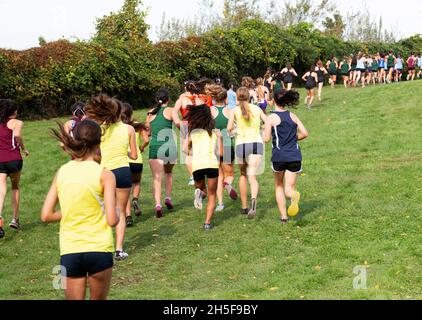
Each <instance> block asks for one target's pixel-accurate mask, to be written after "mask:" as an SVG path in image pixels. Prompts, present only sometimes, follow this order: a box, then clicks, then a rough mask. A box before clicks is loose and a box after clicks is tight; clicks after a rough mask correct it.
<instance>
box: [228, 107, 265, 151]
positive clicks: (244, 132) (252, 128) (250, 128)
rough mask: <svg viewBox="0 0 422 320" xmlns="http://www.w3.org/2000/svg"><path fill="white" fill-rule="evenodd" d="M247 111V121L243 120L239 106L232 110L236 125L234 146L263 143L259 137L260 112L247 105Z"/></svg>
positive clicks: (258, 109)
mask: <svg viewBox="0 0 422 320" xmlns="http://www.w3.org/2000/svg"><path fill="white" fill-rule="evenodd" d="M249 110H250V111H249V114H250V119H249V121H246V120H245V118H243V116H242V109H241V108H240V106H237V107H236V109H235V110H234V117H235V121H236V124H237V134H236V146H238V145H241V144H248V143H263V140H262V135H261V114H262V110H261V109H260V108H259V107H258V106H255V105H253V104H249Z"/></svg>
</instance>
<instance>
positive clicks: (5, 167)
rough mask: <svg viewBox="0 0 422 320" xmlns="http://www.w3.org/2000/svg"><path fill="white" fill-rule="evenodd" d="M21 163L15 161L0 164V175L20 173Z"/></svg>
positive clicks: (20, 161)
mask: <svg viewBox="0 0 422 320" xmlns="http://www.w3.org/2000/svg"><path fill="white" fill-rule="evenodd" d="M22 167H23V161H22V160H16V161H10V162H0V173H4V174H7V175H9V174H12V173H17V172H20V171H22Z"/></svg>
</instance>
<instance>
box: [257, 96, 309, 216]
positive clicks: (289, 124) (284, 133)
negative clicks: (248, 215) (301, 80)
mask: <svg viewBox="0 0 422 320" xmlns="http://www.w3.org/2000/svg"><path fill="white" fill-rule="evenodd" d="M299 99H300V97H299V93H298V92H296V91H286V90H279V91H276V92H274V102H275V105H276V106H275V111H274V112H273V113H272V114H271V115H270V116H269V117H268V118H267V121H266V123H265V134H264V139H265V142H270V141H271V140H272V142H273V153H272V169H273V171H274V182H275V194H276V199H277V205H278V208H279V210H280V214H281V222H282V223H283V224H284V223H287V222H288V217H287V215H289V216H291V217H295V216H297V214H298V213H299V201H300V193H299V192H298V191H297V190H296V182H297V177H298V174H299V173H300V172H301V171H302V153H301V151H300V148H299V144H298V141H300V140H304V139H306V138H307V137H308V131H307V130H306V128H305V126H304V125H303V124H302V122H301V121H300V119H299V118H298V117H297V116H296V115H295V114H293V113H290V112H289V111H287V110H286V109H285V107H289V106H296V105H297V104H298V103H299ZM286 197H287V198H290V199H291V200H292V202H291V205H290V207H289V209H288V210H286Z"/></svg>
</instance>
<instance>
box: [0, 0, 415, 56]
mask: <svg viewBox="0 0 422 320" xmlns="http://www.w3.org/2000/svg"><path fill="white" fill-rule="evenodd" d="M278 1H280V2H284V1H283V0H278ZM333 1H334V2H335V3H336V4H337V7H338V8H339V9H340V11H341V12H342V13H343V14H346V13H347V12H348V11H350V10H357V9H360V8H364V7H366V8H367V9H368V10H369V11H370V12H371V13H372V16H373V17H374V18H375V17H377V18H379V16H380V14H382V18H383V20H384V26H385V27H387V28H389V29H391V28H393V29H395V30H397V32H396V33H397V34H398V35H399V36H402V37H407V36H410V35H414V34H417V33H421V34H422V1H420V0H401V1H391V0H371V1H363V0H333ZM214 2H215V3H217V6H218V5H219V4H221V3H222V0H216V1H214ZM122 3H123V0H36V1H35V0H0V30H2V31H1V32H0V47H1V48H9V49H18V50H22V49H27V48H30V47H34V46H37V45H38V38H39V37H40V36H43V37H44V38H45V39H46V40H47V41H53V40H57V39H60V38H63V37H64V38H66V39H75V38H80V39H89V38H90V37H91V36H92V34H93V33H94V32H95V19H96V18H99V17H102V16H103V15H106V14H109V13H110V12H112V11H117V10H118V9H119V8H120V7H121V5H122ZM144 4H145V6H146V7H147V8H148V9H149V14H148V17H147V22H148V24H149V25H150V26H151V29H150V38H151V39H152V40H155V39H156V30H157V28H158V27H159V25H160V22H161V18H162V16H163V13H165V14H166V16H167V17H178V18H182V19H183V18H189V17H191V16H192V14H194V13H195V12H196V10H197V9H196V8H197V4H198V0H144Z"/></svg>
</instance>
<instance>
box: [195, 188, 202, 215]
mask: <svg viewBox="0 0 422 320" xmlns="http://www.w3.org/2000/svg"><path fill="white" fill-rule="evenodd" d="M202 200H203V197H202V190H201V189H196V190H195V201H194V203H193V205H194V206H195V208H196V209H198V210H202Z"/></svg>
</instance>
